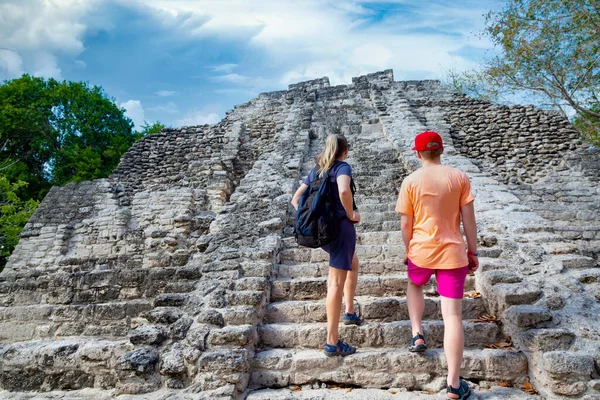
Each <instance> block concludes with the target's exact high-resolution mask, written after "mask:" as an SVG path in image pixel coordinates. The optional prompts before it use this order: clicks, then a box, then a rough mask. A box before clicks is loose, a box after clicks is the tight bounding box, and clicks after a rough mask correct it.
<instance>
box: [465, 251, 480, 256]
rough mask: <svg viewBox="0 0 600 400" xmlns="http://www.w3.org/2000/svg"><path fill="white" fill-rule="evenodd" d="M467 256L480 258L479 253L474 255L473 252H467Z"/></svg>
mask: <svg viewBox="0 0 600 400" xmlns="http://www.w3.org/2000/svg"><path fill="white" fill-rule="evenodd" d="M467 254H468V255H470V256H475V257H478V254H477V253H473V252H472V251H467Z"/></svg>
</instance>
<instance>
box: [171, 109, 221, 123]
mask: <svg viewBox="0 0 600 400" xmlns="http://www.w3.org/2000/svg"><path fill="white" fill-rule="evenodd" d="M220 120H221V118H219V116H218V115H217V113H214V112H209V113H206V112H202V111H200V112H198V111H197V112H194V113H191V114H190V116H188V117H187V118H183V119H179V120H177V121H176V122H175V123H176V124H177V125H178V126H195V125H205V124H216V123H217V122H219V121H220Z"/></svg>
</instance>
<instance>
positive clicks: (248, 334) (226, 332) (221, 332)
mask: <svg viewBox="0 0 600 400" xmlns="http://www.w3.org/2000/svg"><path fill="white" fill-rule="evenodd" d="M255 340H256V328H255V327H254V326H251V325H242V326H226V327H224V328H221V329H213V330H212V331H211V332H210V335H209V337H208V342H209V345H210V346H211V348H212V346H239V347H246V346H248V345H249V344H252V343H254V342H255Z"/></svg>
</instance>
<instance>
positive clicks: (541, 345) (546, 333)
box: [521, 329, 575, 352]
mask: <svg viewBox="0 0 600 400" xmlns="http://www.w3.org/2000/svg"><path fill="white" fill-rule="evenodd" d="M521 339H522V340H523V344H524V345H525V347H526V349H527V350H529V351H543V352H546V351H552V350H568V349H569V348H570V347H571V345H572V344H573V342H574V340H575V333H574V332H573V331H570V330H567V329H532V330H529V331H527V332H525V333H523V334H522V335H521Z"/></svg>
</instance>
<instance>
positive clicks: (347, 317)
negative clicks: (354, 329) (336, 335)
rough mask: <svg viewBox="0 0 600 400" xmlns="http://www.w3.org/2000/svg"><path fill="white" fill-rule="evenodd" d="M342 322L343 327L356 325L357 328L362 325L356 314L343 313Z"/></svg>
mask: <svg viewBox="0 0 600 400" xmlns="http://www.w3.org/2000/svg"><path fill="white" fill-rule="evenodd" d="M342 321H343V322H344V325H357V326H358V325H361V324H362V320H361V319H360V317H359V316H358V315H357V314H356V313H353V314H348V313H345V314H344V318H343V319H342Z"/></svg>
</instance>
